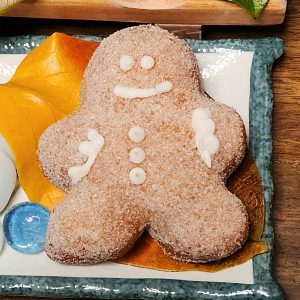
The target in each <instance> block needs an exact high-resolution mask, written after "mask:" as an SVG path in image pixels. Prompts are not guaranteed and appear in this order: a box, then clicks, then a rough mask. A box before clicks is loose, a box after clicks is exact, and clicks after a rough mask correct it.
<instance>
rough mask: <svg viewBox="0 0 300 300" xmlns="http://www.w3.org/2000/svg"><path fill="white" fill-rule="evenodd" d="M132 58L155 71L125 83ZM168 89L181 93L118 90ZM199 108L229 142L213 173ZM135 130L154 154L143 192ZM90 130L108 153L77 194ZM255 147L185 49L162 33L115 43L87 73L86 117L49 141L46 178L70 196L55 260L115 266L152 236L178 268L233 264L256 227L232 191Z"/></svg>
mask: <svg viewBox="0 0 300 300" xmlns="http://www.w3.org/2000/svg"><path fill="white" fill-rule="evenodd" d="M124 55H130V56H132V57H133V59H134V61H136V62H139V61H141V59H142V57H144V56H146V55H148V56H151V57H153V59H154V61H155V65H154V67H153V68H151V69H149V70H146V69H143V68H141V66H140V65H139V64H138V63H135V64H134V66H133V67H132V68H131V70H129V71H127V72H126V73H124V72H123V71H122V70H121V69H120V66H119V62H120V58H121V57H122V56H124ZM164 81H170V82H172V84H173V88H172V90H170V91H169V92H167V93H162V94H159V95H155V96H150V97H147V98H137V99H131V100H128V99H124V98H122V97H118V96H116V95H115V94H114V93H113V90H114V87H115V86H117V85H120V86H126V87H133V88H145V89H148V88H153V87H155V86H157V85H158V84H160V83H161V82H164ZM197 108H204V109H205V108H206V109H209V112H210V118H211V119H212V120H213V121H214V123H215V130H214V135H215V136H216V137H217V138H218V140H219V149H218V151H217V152H216V153H215V154H214V156H213V158H212V164H211V168H208V167H207V165H206V164H205V163H204V162H203V161H202V159H201V158H200V156H199V154H198V151H197V148H196V145H195V134H194V130H193V127H192V113H193V111H194V110H195V109H197ZM134 126H139V127H141V128H142V129H143V130H144V132H145V137H144V139H142V140H141V141H139V143H138V146H139V147H140V148H141V149H143V151H144V152H145V154H146V156H145V159H144V160H143V161H142V162H141V163H140V164H139V167H140V168H142V169H143V170H144V171H145V173H146V174H147V179H146V180H145V182H144V183H143V184H140V185H135V184H133V183H132V182H131V180H130V177H129V173H130V171H131V170H132V169H133V168H135V167H136V165H135V164H134V163H133V162H131V161H130V151H131V150H132V149H133V148H134V147H136V146H137V144H136V143H135V142H133V141H132V140H131V139H130V138H129V136H128V132H129V130H130V129H131V128H133V127H134ZM88 128H94V129H96V130H97V131H98V132H99V133H100V134H102V135H103V137H104V139H105V144H104V146H103V148H102V149H101V153H99V155H98V156H97V158H96V160H95V162H94V164H93V166H92V167H91V170H90V172H89V174H88V175H87V176H86V177H85V178H83V179H82V181H81V182H79V183H78V185H77V186H76V187H73V188H72V186H71V180H70V178H69V176H68V174H67V170H68V168H69V167H70V166H73V165H81V164H83V163H84V162H85V159H86V158H85V157H84V156H83V155H81V154H80V153H79V152H78V151H76V150H77V148H78V145H79V144H80V142H81V141H82V140H84V139H85V134H86V130H87V129H88ZM245 145H246V136H245V129H244V125H243V122H242V120H241V118H240V116H239V115H238V114H237V113H236V112H235V111H234V110H233V109H232V108H230V107H228V106H226V105H224V104H221V103H216V102H215V101H213V100H211V99H209V98H208V97H207V96H206V95H205V94H204V92H203V90H202V87H201V83H200V81H199V70H198V66H197V63H196V59H195V57H194V55H193V53H192V51H191V49H190V48H189V47H188V46H187V45H186V43H185V42H184V41H183V40H180V39H178V38H177V37H175V36H174V35H172V34H169V33H168V32H167V31H165V30H162V29H160V28H159V27H156V26H138V27H131V28H127V29H124V30H121V31H118V32H116V33H114V34H112V35H111V36H110V37H108V38H106V39H105V40H103V42H102V43H101V45H100V46H99V47H98V49H97V50H96V51H95V53H94V55H93V57H92V59H91V60H90V62H89V65H88V67H87V69H86V71H85V74H84V78H83V81H82V86H81V106H80V108H79V110H78V111H77V112H76V113H74V114H73V115H72V116H70V117H67V118H65V119H63V120H61V121H59V122H57V123H56V124H54V125H52V126H50V127H49V128H48V129H47V130H46V131H45V132H44V134H43V135H42V136H41V139H40V141H39V150H38V154H39V159H40V162H41V166H42V168H43V170H44V173H45V175H46V176H47V177H48V178H49V179H50V180H51V181H52V182H53V183H54V184H55V185H56V186H58V187H60V188H62V189H64V190H65V191H67V192H68V194H67V196H66V197H65V199H63V201H62V202H61V203H60V204H59V205H58V206H57V207H56V208H55V211H54V212H53V213H52V214H51V217H50V223H49V227H48V233H47V243H46V252H47V254H48V256H49V257H50V258H52V259H54V260H56V261H59V262H64V263H73V264H81V263H97V262H101V261H105V260H110V259H115V258H116V257H119V256H122V255H123V254H124V253H125V252H126V251H127V250H129V248H130V247H131V246H132V245H133V243H134V241H135V240H136V239H137V238H138V237H139V235H140V234H141V232H142V231H143V230H144V229H147V230H148V231H149V232H150V234H151V235H152V236H153V237H154V238H155V239H157V240H158V241H159V243H160V244H161V245H162V247H163V249H164V251H165V252H166V253H167V254H169V255H171V256H172V257H174V258H175V259H179V260H183V261H191V262H208V261H213V260H218V259H221V258H223V257H226V256H228V255H230V254H232V253H233V252H234V251H236V250H237V249H239V248H240V247H241V246H242V245H243V243H244V242H245V241H246V239H247V237H248V217H247V213H246V210H245V207H244V205H243V204H242V202H241V201H240V200H239V199H238V198H237V197H236V196H235V195H233V194H231V193H230V192H229V191H228V190H227V189H226V187H225V183H224V182H225V180H226V178H227V177H228V175H229V174H230V173H231V172H232V171H233V170H234V169H235V168H236V167H237V166H238V164H239V163H240V161H241V160H242V158H243V156H244V152H245ZM132 207H133V208H132ZM130 211H132V214H131V213H130ZM108 237H109V238H108Z"/></svg>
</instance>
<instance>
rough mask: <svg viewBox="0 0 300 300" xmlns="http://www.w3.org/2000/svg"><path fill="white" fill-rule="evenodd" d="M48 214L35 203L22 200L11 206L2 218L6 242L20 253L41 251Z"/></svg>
mask: <svg viewBox="0 0 300 300" xmlns="http://www.w3.org/2000/svg"><path fill="white" fill-rule="evenodd" d="M49 216H50V213H49V211H48V210H47V209H46V208H44V207H43V206H41V205H39V204H36V203H32V202H24V203H21V204H17V205H15V206H13V207H12V208H11V209H10V210H9V211H8V212H7V213H6V215H5V217H4V220H3V231H4V236H5V239H6V242H7V243H8V245H10V246H11V247H12V248H13V249H15V250H16V251H18V252H21V253H26V254H35V253H39V252H41V251H43V250H44V242H45V239H46V231H47V226H48V221H49Z"/></svg>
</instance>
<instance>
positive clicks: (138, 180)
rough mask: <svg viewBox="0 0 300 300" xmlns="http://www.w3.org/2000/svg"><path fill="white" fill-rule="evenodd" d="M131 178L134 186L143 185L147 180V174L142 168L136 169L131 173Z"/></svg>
mask: <svg viewBox="0 0 300 300" xmlns="http://www.w3.org/2000/svg"><path fill="white" fill-rule="evenodd" d="M129 178H130V180H131V182H132V183H133V184H136V185H139V184H143V183H144V182H145V180H146V173H145V171H144V170H143V169H142V168H134V169H132V170H131V171H130V173H129Z"/></svg>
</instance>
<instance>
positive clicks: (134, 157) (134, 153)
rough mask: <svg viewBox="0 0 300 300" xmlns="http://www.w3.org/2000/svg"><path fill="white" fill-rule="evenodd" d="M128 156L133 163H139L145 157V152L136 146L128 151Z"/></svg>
mask: <svg viewBox="0 0 300 300" xmlns="http://www.w3.org/2000/svg"><path fill="white" fill-rule="evenodd" d="M129 156H130V161H132V162H133V163H135V164H140V163H141V162H143V161H144V159H145V152H144V151H143V149H141V148H139V147H136V148H133V149H132V150H131V151H130V154H129Z"/></svg>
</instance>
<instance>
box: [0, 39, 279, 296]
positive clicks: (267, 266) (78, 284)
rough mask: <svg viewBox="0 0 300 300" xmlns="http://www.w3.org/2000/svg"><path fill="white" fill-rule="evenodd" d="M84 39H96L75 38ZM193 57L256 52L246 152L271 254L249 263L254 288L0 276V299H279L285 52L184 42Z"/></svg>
mask: <svg viewBox="0 0 300 300" xmlns="http://www.w3.org/2000/svg"><path fill="white" fill-rule="evenodd" d="M79 37H81V38H85V39H87V40H98V41H99V40H100V39H99V38H95V37H87V36H79ZM44 39H45V37H44V36H19V37H18V36H17V37H9V38H5V37H2V38H0V53H7V54H11V53H28V52H29V51H30V50H32V49H34V48H35V47H36V46H37V45H39V44H40V42H41V41H43V40H44ZM187 42H188V44H189V45H190V46H191V47H192V49H193V51H194V52H218V51H222V49H235V50H240V51H254V58H253V63H252V70H251V93H250V139H249V140H250V145H249V146H250V150H251V152H252V154H253V157H254V159H255V161H256V164H257V166H258V169H259V172H260V175H261V178H262V185H263V188H264V196H265V201H266V215H265V228H264V233H263V239H264V240H265V241H266V242H267V243H268V246H269V249H270V251H268V252H266V253H264V254H261V255H258V256H256V257H255V258H254V259H253V269H254V284H252V285H248V284H232V283H215V282H193V281H180V280H166V279H162V280H160V279H109V278H102V279H101V278H62V277H30V276H26V277H25V276H0V294H1V295H26V296H44V297H46V296H51V297H76V298H79V297H89V298H102V299H111V298H115V299H128V298H130V299H233V300H234V299H283V292H282V290H281V289H280V287H279V285H278V284H277V283H276V282H275V280H274V279H273V276H272V249H273V239H274V236H273V227H272V224H271V209H272V196H273V181H272V176H271V171H270V168H271V157H272V132H271V122H272V106H273V101H272V98H273V96H272V89H271V69H272V65H273V62H274V61H275V60H276V59H277V58H278V57H280V55H281V54H282V52H283V42H282V40H280V39H278V38H266V39H257V40H215V41H198V40H187Z"/></svg>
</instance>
